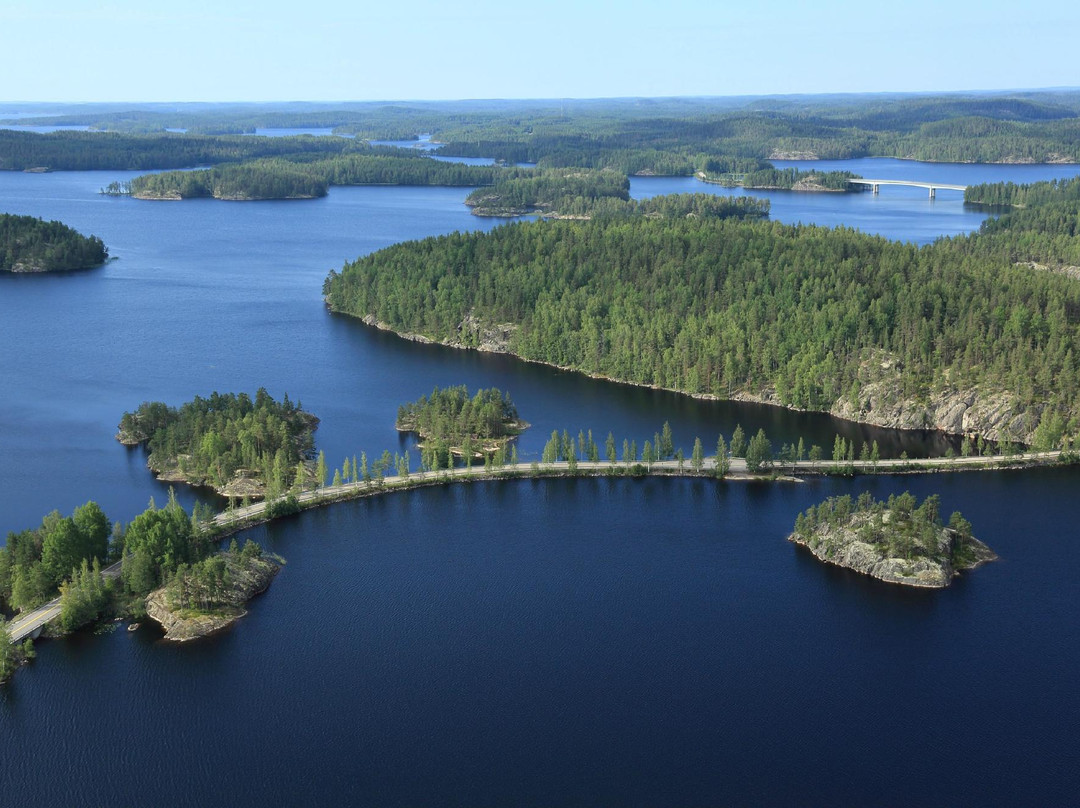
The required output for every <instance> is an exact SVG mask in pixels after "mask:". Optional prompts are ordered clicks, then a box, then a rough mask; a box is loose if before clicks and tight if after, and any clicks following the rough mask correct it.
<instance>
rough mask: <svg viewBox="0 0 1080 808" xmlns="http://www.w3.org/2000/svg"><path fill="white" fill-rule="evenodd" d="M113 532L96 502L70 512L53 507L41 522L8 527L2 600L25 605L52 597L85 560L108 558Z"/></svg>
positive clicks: (1, 566) (0, 558)
mask: <svg viewBox="0 0 1080 808" xmlns="http://www.w3.org/2000/svg"><path fill="white" fill-rule="evenodd" d="M110 533H111V526H110V524H109V520H108V518H107V517H106V516H105V514H104V513H103V512H102V510H101V508H100V507H99V506H98V504H97V503H96V502H87V503H86V504H85V505H82V506H80V507H78V508H76V509H75V511H74V512H73V513H72V515H71V516H67V517H64V516H61V515H60V513H59V512H58V511H53V512H52V513H50V514H48V515H47V516H45V518H44V519H42V520H41V526H40V527H38V528H35V529H33V530H24V531H21V532H19V533H8V536H7V544H6V546H5V547H2V548H0V600H3V601H4V602H5V603H7V604H8V605H9V606H11V607H13V608H15V609H19V610H23V611H24V610H27V609H32V608H35V607H37V606H39V605H41V604H42V603H45V602H46V601H48V600H50V599H51V598H52V597H53V596H54V593H55V591H56V587H57V585H58V584H59V583H60V582H61V581H62V580H64V579H65V578H68V577H70V576H71V575H72V573H73V572H74V571H75V570H77V569H78V568H79V566H80V565H81V564H83V563H86V562H91V561H94V560H95V559H96V560H98V561H103V560H106V559H107V558H108V555H109V536H110Z"/></svg>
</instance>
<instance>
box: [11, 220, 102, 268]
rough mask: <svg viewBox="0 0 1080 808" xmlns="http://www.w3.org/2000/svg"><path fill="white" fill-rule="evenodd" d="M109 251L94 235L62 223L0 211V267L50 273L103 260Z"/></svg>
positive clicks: (93, 264)
mask: <svg viewBox="0 0 1080 808" xmlns="http://www.w3.org/2000/svg"><path fill="white" fill-rule="evenodd" d="M108 257H109V251H108V249H106V247H105V245H104V244H103V243H102V241H101V239H99V238H98V237H97V236H84V235H82V234H81V233H79V232H78V231H76V230H73V229H72V228H70V227H68V226H67V225H65V224H63V223H62V222H46V221H44V220H43V219H38V218H35V217H34V216H14V215H11V214H9V213H0V270H2V271H11V272H54V271H62V270H71V269H89V268H90V267H96V266H98V265H100V264H103V263H105V260H106V259H107V258H108Z"/></svg>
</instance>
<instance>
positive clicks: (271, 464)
mask: <svg viewBox="0 0 1080 808" xmlns="http://www.w3.org/2000/svg"><path fill="white" fill-rule="evenodd" d="M318 424H319V419H318V418H316V417H315V416H314V415H312V414H311V413H308V412H304V410H303V408H302V407H301V406H300V404H299V403H296V404H294V403H293V402H291V401H290V400H289V396H288V394H287V393H286V394H285V398H284V400H283V401H281V402H280V403H279V402H277V401H275V400H274V399H273V398H272V397H271V396H270V394H269V393H267V392H266V390H264V389H262V388H259V390H258V392H256V393H255V398H254V400H252V398H251V397H250V396H249V395H247V394H246V393H240V394H238V395H237V394H234V393H227V394H221V393H213V394H211V395H210V397H209V398H202V397H201V396H196V397H195V399H194V400H193V401H189V402H187V403H186V404H184V405H182V406H181V407H179V408H176V407H170V406H168V405H167V404H164V403H163V402H160V401H153V402H144V403H143V404H141V405H140V406H139V408H138V409H137V410H135V412H125V413H124V416H123V418H121V419H120V425H119V432H117V434H116V439H117V440H118V441H120V443H122V444H124V445H125V446H137V445H139V444H140V443H146V445H147V448H148V449H149V450H150V456H149V458H148V459H147V465H148V466H149V467H150V469H151V470H152V471H154V473H156V474H157V476H158V479H159V480H162V481H165V482H184V483H188V484H190V485H206V486H210V487H212V488H213V489H214V490H215V491H217V492H218V493H219V494H221V495H222V496H226V497H234V498H236V499H243V498H250V499H261V498H263V497H266V496H269V497H275V496H278V495H280V494H282V493H284V492H286V491H288V490H289V488H290V486H291V485H292V484H293V483H294V482H295V480H296V476H297V475H298V474H300V473H302V471H301V470H302V469H303V468H304V466H305V463H306V462H307V461H309V460H310V459H311V455H312V454H313V452H314V445H315V440H314V432H315V429H316V428H317V427H318Z"/></svg>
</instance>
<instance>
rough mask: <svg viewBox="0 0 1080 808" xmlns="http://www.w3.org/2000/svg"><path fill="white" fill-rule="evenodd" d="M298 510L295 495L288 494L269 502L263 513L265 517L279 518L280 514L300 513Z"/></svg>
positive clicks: (298, 504) (298, 505)
mask: <svg viewBox="0 0 1080 808" xmlns="http://www.w3.org/2000/svg"><path fill="white" fill-rule="evenodd" d="M300 510H301V508H300V503H299V502H298V501H297V499H296V497H295V496H293V495H292V494H289V495H287V496H285V497H282V498H281V499H275V500H272V501H271V502H269V503H268V504H267V506H266V512H265V513H266V518H267V519H279V518H281V517H282V516H292V515H293V514H295V513H300Z"/></svg>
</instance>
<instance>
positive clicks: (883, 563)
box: [788, 492, 997, 589]
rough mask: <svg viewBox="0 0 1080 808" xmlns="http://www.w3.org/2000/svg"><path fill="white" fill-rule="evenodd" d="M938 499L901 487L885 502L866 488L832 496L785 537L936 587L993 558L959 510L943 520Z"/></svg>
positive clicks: (885, 577)
mask: <svg viewBox="0 0 1080 808" xmlns="http://www.w3.org/2000/svg"><path fill="white" fill-rule="evenodd" d="M940 507H941V500H940V498H939V497H938V496H937V495H936V494H934V495H931V496H928V497H927V498H926V499H925V500H923V502H922V504H918V503H917V501H916V499H915V497H914V496H912V495H911V494H909V493H907V492H905V493H903V494H901V495H900V496H895V495H893V496H890V497H889V500H888V502H881V501H879V500H875V499H874V498H873V497H872V496H871V495H870V493H869V492H864V493H863V494H862V495H861V496H860V497H859V498H858V499H857V500H855V501H854V502H853V501H852V499H851V497H850V496H844V497H830V498H829V499H827V500H825V501H824V502H822V503H821V504H820V505H817V506H812V507H810V508H809V509H807V511H806V512H805V513H801V514H799V516H798V518H797V519H796V520H795V530H794V532H792V534H791V535H790V536H788V540H789V541H791V542H794V543H795V544H798V545H801V546H803V547H806V548H808V549H809V550H810V552H812V553H813V554H814V555H815V556H816V557H817V558H819V559H821V560H822V561H825V562H828V563H830V564H836V565H837V566H840V567H846V568H848V569H851V570H855V571H856V572H860V573H862V574H864V575H869V576H871V577H873V578H878V579H879V580H882V581H887V582H889V583H894V584H903V585H905V586H918V587H927V588H936V589H940V588H942V587H946V586H948V585H949V584H950V583H952V579H953V578H954V577H956V576H957V575H959V573H960V571H961V570H970V569H975V568H976V567H978V566H980V565H982V564H985V563H986V562H987V561H993V560H995V559H996V558H997V556H996V555H995V554H994V552H993V551H992V550H991V549H990V548H989V547H987V546H986V545H985V544H983V543H982V542H981V541H979V540H978V539H976V538H975V537H974V536H972V535H971V523H970V522H968V521H967V520H966V519H965V518H964V517H963V516H962V515H961V514H960V513H959V512H955V513H953V515H952V517H951V518H950V519H949V523H948V525H943V524H942V521H941V514H940Z"/></svg>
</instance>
